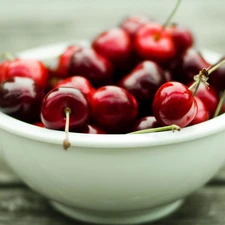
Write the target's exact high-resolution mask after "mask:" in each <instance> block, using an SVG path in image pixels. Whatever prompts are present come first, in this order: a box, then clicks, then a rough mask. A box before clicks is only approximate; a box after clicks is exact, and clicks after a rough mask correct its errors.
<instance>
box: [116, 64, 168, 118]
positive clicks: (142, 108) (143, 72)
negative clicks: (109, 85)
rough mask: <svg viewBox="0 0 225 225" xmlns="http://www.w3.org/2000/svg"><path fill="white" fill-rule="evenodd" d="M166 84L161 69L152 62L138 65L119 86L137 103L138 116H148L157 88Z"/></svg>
mask: <svg viewBox="0 0 225 225" xmlns="http://www.w3.org/2000/svg"><path fill="white" fill-rule="evenodd" d="M165 82H166V76H165V73H164V71H163V70H162V68H161V67H160V66H159V65H157V64H156V63H154V62H153V61H147V60H146V61H144V62H142V63H140V64H138V65H137V66H136V67H135V68H134V70H133V71H131V73H130V74H128V75H127V76H125V77H124V78H123V79H122V80H121V82H120V83H119V86H120V87H122V88H124V89H126V90H127V91H128V92H130V93H131V94H132V95H133V96H134V97H135V98H136V100H138V103H139V112H140V115H142V116H143V115H149V113H150V112H151V105H152V100H153V97H154V95H155V93H156V91H157V90H158V88H159V87H160V86H161V85H162V84H163V83H165Z"/></svg>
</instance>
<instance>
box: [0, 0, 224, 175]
mask: <svg viewBox="0 0 225 225" xmlns="http://www.w3.org/2000/svg"><path fill="white" fill-rule="evenodd" d="M175 4H176V0H111V1H110V0H64V1H63V0H0V10H1V11H0V52H4V51H10V52H12V53H16V52H18V51H22V50H26V49H29V48H34V47H38V46H41V45H48V44H52V43H57V42H65V41H67V40H76V39H91V38H93V37H95V36H96V35H97V34H98V33H99V32H102V31H103V30H105V29H108V28H112V27H115V26H117V25H118V24H119V22H120V21H121V20H122V19H123V18H124V17H125V16H127V15H131V14H144V15H148V16H150V17H151V18H155V19H156V20H158V21H160V22H162V23H163V22H164V21H165V20H166V18H167V17H168V15H169V14H170V12H171V11H172V9H173V8H174V6H175ZM172 21H173V22H177V23H180V24H182V25H185V26H187V27H189V28H190V29H191V30H192V32H193V33H194V36H195V40H196V47H197V48H198V49H202V48H207V49H210V50H214V51H217V52H219V53H222V54H225V32H224V30H223V29H224V26H225V1H223V0H213V1H212V0H198V1H196V0H182V2H181V5H180V8H179V9H178V11H177V13H176V15H175V16H174V18H173V20H172ZM0 161H1V160H0ZM0 171H1V172H3V171H5V172H7V173H8V172H9V171H10V170H8V168H7V166H5V164H4V163H3V162H1V163H0Z"/></svg>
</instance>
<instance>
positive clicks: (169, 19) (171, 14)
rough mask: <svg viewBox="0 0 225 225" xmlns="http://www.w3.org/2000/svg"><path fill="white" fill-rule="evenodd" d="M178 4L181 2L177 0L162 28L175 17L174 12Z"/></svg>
mask: <svg viewBox="0 0 225 225" xmlns="http://www.w3.org/2000/svg"><path fill="white" fill-rule="evenodd" d="M180 3H181V0H178V1H177V3H176V5H175V7H174V9H173V11H172V12H171V13H170V15H169V17H168V18H167V20H166V22H165V23H164V24H163V27H164V28H165V27H167V26H168V24H169V23H170V21H171V19H172V17H173V16H174V15H175V13H176V11H177V9H178V7H179V5H180Z"/></svg>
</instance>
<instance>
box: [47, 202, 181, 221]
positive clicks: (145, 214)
mask: <svg viewBox="0 0 225 225" xmlns="http://www.w3.org/2000/svg"><path fill="white" fill-rule="evenodd" d="M50 203H51V205H52V206H53V207H54V208H55V209H56V210H58V211H60V212H61V213H63V214H65V215H67V216H69V217H71V218H73V219H76V220H80V221H84V222H88V223H95V224H115V225H116V224H118V225H119V224H121V225H122V224H123V225H124V224H140V223H145V222H151V221H155V220H159V219H160V218H163V217H165V216H167V215H169V214H171V213H173V212H174V211H176V210H177V209H178V208H179V207H180V206H181V205H182V203H183V199H180V200H177V201H175V202H172V203H170V204H167V205H162V206H159V207H156V208H151V209H147V210H141V211H129V212H122V213H119V212H118V213H108V212H99V211H89V210H82V209H76V208H73V207H69V206H66V205H63V204H60V203H58V202H55V201H51V202H50Z"/></svg>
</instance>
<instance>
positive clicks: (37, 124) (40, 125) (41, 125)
mask: <svg viewBox="0 0 225 225" xmlns="http://www.w3.org/2000/svg"><path fill="white" fill-rule="evenodd" d="M33 125H35V126H38V127H42V128H45V125H44V124H43V123H42V122H40V121H39V122H35V123H33Z"/></svg>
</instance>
